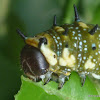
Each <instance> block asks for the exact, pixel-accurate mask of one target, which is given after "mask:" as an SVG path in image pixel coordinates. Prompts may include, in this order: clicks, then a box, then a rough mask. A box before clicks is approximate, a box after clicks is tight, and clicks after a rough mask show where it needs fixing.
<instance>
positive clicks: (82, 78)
mask: <svg viewBox="0 0 100 100" xmlns="http://www.w3.org/2000/svg"><path fill="white" fill-rule="evenodd" d="M79 76H80V78H81V85H82V86H84V83H85V80H86V75H85V73H79Z"/></svg>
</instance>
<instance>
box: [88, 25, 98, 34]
mask: <svg viewBox="0 0 100 100" xmlns="http://www.w3.org/2000/svg"><path fill="white" fill-rule="evenodd" d="M97 28H98V24H96V25H95V26H94V27H93V28H92V29H91V31H90V32H89V33H90V34H91V35H94V33H95V31H96V30H97Z"/></svg>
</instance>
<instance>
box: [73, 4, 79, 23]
mask: <svg viewBox="0 0 100 100" xmlns="http://www.w3.org/2000/svg"><path fill="white" fill-rule="evenodd" d="M73 6H74V13H75V21H80V18H79V15H78V11H77V7H76V6H75V4H74V5H73Z"/></svg>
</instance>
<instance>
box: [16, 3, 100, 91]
mask: <svg viewBox="0 0 100 100" xmlns="http://www.w3.org/2000/svg"><path fill="white" fill-rule="evenodd" d="M74 12H75V22H74V23H73V24H64V25H62V26H58V25H57V24H56V16H54V20H53V27H52V28H51V29H49V30H47V31H45V32H42V33H40V34H38V35H36V36H34V37H26V36H25V35H23V34H22V32H21V31H20V30H19V29H17V32H18V33H19V35H20V36H21V37H22V38H23V39H24V41H25V43H26V45H25V46H24V48H23V49H22V51H21V65H22V69H23V70H24V73H25V75H26V76H28V77H29V78H30V79H32V80H34V81H39V80H42V81H43V82H44V84H47V83H48V82H49V81H50V80H51V79H52V80H55V79H53V77H54V76H56V78H57V79H56V80H57V81H58V82H59V84H58V89H61V88H62V87H63V85H64V83H65V79H67V80H68V79H69V76H70V75H71V72H72V71H76V72H77V73H78V74H79V75H80V78H81V84H82V86H83V85H84V82H85V79H86V75H88V74H91V75H92V76H93V77H95V78H96V79H100V27H98V25H92V24H85V23H83V22H82V21H80V18H79V15H78V12H77V8H76V6H75V5H74Z"/></svg>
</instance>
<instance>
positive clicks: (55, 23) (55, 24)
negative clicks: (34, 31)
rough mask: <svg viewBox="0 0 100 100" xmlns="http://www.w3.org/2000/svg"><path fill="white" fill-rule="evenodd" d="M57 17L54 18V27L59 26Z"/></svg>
mask: <svg viewBox="0 0 100 100" xmlns="http://www.w3.org/2000/svg"><path fill="white" fill-rule="evenodd" d="M56 19H57V18H56V15H55V16H54V19H53V26H57V20H56Z"/></svg>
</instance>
